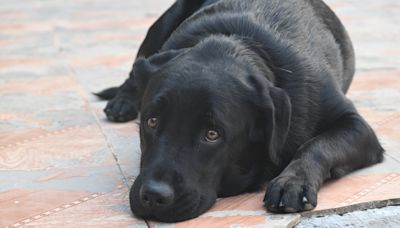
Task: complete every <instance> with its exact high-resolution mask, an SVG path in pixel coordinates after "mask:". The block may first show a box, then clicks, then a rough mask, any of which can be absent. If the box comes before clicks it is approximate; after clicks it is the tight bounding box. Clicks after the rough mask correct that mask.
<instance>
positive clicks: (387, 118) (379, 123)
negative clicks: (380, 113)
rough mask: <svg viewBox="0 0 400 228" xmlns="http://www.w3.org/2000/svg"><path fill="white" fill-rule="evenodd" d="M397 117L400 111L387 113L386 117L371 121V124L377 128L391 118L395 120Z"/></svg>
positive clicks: (399, 116)
mask: <svg viewBox="0 0 400 228" xmlns="http://www.w3.org/2000/svg"><path fill="white" fill-rule="evenodd" d="M397 118H400V113H395V114H392V115H389V116H388V117H386V118H384V119H382V120H379V121H376V122H374V123H372V125H373V126H375V127H377V128H379V127H381V126H383V125H385V124H387V123H388V122H390V121H392V120H395V119H397Z"/></svg>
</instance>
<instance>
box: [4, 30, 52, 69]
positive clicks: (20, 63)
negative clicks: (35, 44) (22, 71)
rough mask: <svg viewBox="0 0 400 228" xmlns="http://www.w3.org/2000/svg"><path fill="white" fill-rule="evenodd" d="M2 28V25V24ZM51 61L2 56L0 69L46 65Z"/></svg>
mask: <svg viewBox="0 0 400 228" xmlns="http://www.w3.org/2000/svg"><path fill="white" fill-rule="evenodd" d="M0 29H1V26H0ZM48 63H49V60H48V59H45V58H9V59H5V58H0V69H4V68H10V67H24V66H26V65H28V66H29V65H30V66H44V65H47V64H48Z"/></svg>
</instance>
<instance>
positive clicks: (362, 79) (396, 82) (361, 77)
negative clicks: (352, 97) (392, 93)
mask: <svg viewBox="0 0 400 228" xmlns="http://www.w3.org/2000/svg"><path fill="white" fill-rule="evenodd" d="M382 88H385V89H390V88H392V89H399V88H400V70H392V71H370V72H357V73H356V75H355V76H354V80H353V82H352V84H351V87H350V92H353V91H358V90H366V91H371V90H381V89H382Z"/></svg>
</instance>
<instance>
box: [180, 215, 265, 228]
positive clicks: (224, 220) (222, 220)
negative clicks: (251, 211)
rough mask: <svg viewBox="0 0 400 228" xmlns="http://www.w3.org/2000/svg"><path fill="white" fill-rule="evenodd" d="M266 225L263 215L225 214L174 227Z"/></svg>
mask: <svg viewBox="0 0 400 228" xmlns="http://www.w3.org/2000/svg"><path fill="white" fill-rule="evenodd" d="M262 225H266V218H265V216H226V217H219V218H218V217H200V218H197V219H194V220H190V221H187V222H182V223H177V224H175V225H174V227H176V228H185V227H196V228H209V227H221V228H222V227H227V228H228V227H232V226H235V227H253V226H262Z"/></svg>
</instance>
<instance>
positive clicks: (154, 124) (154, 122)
mask: <svg viewBox="0 0 400 228" xmlns="http://www.w3.org/2000/svg"><path fill="white" fill-rule="evenodd" d="M147 126H149V127H150V128H155V127H157V118H149V119H147Z"/></svg>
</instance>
